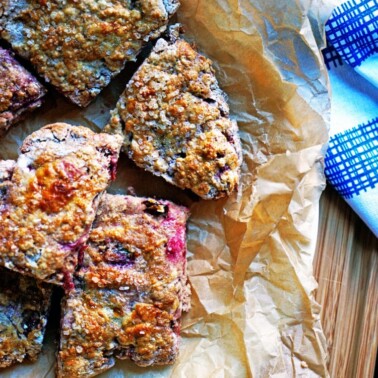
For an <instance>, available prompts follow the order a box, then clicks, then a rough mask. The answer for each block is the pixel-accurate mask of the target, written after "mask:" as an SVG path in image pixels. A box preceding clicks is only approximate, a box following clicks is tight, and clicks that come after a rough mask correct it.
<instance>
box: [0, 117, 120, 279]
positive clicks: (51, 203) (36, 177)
mask: <svg viewBox="0 0 378 378" xmlns="http://www.w3.org/2000/svg"><path fill="white" fill-rule="evenodd" d="M120 144H121V138H109V136H108V135H106V134H95V133H93V132H92V131H91V130H89V129H86V128H84V127H76V126H70V125H67V124H54V125H49V126H46V127H44V128H42V129H40V130H38V131H36V132H35V133H33V134H32V135H30V136H29V137H28V138H26V139H25V141H24V143H23V145H22V147H21V155H20V156H19V158H18V161H17V164H16V166H15V169H14V172H13V176H12V179H11V183H10V185H9V188H8V193H7V196H6V200H5V204H4V206H2V207H1V208H0V223H1V229H0V264H1V265H4V266H6V267H8V268H10V269H13V270H18V271H20V272H21V273H24V274H30V275H33V276H35V277H37V278H39V279H43V280H47V281H51V282H54V283H58V284H62V283H63V280H64V277H65V273H66V272H71V273H72V272H73V270H74V269H75V266H76V264H77V258H78V253H79V250H80V248H81V247H82V245H83V244H84V243H85V240H86V238H87V237H88V232H89V229H90V227H91V224H92V222H93V220H94V217H95V213H96V209H97V206H98V199H99V196H100V195H101V194H102V192H103V191H104V190H105V189H106V187H107V185H108V184H109V181H110V179H111V164H112V159H114V157H117V156H118V153H119V149H120Z"/></svg>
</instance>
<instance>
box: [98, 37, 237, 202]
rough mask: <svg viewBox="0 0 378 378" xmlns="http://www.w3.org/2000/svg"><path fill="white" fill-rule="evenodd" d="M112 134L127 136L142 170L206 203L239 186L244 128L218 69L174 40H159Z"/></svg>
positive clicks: (114, 122) (118, 109)
mask: <svg viewBox="0 0 378 378" xmlns="http://www.w3.org/2000/svg"><path fill="white" fill-rule="evenodd" d="M105 131H106V132H110V133H118V134H123V135H124V144H123V150H124V151H125V152H126V153H127V154H128V156H129V157H130V158H131V159H132V160H134V162H135V163H136V164H137V165H138V166H139V167H142V168H144V169H146V170H147V171H149V172H152V173H154V174H155V175H157V176H162V177H163V178H164V179H165V180H167V181H168V182H170V183H171V184H174V185H177V186H179V187H180V188H182V189H191V190H192V191H193V192H194V193H196V194H197V195H199V196H200V197H202V198H204V199H212V198H219V197H223V196H225V195H229V194H230V193H231V192H232V191H233V190H234V189H235V188H236V187H237V185H238V180H239V168H240V164H241V147H240V140H239V137H238V129H237V125H236V122H234V121H232V120H230V118H229V108H228V105H227V103H226V100H225V96H224V94H223V92H222V91H221V90H220V89H219V86H218V83H217V80H216V78H215V75H214V70H213V68H212V62H211V61H210V60H209V59H207V58H205V57H204V56H202V55H200V54H199V53H197V52H196V51H195V50H194V49H193V48H192V47H191V46H190V45H189V44H188V43H187V42H185V41H184V40H182V39H175V37H174V36H173V35H171V40H170V41H166V40H164V39H159V40H158V41H157V43H156V46H155V48H154V49H153V51H152V53H151V55H150V56H149V57H148V59H147V60H146V61H145V62H144V63H143V64H142V66H141V67H140V68H139V69H138V71H137V72H136V73H135V74H134V76H133V77H132V79H131V81H130V82H129V83H128V84H127V87H126V89H125V91H124V93H123V94H122V96H121V98H120V100H119V102H118V103H117V107H116V109H115V110H114V111H113V112H112V117H111V120H110V123H109V125H107V127H106V129H105Z"/></svg>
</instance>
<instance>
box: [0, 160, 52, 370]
mask: <svg viewBox="0 0 378 378" xmlns="http://www.w3.org/2000/svg"><path fill="white" fill-rule="evenodd" d="M15 165H16V162H15V161H12V160H5V161H0V209H1V208H2V206H3V204H4V202H5V199H6V197H7V192H8V187H9V185H10V183H11V178H12V174H13V170H14V167H15ZM0 227H1V226H0ZM51 292H52V288H51V286H50V285H48V284H45V283H42V282H40V281H36V280H34V279H33V278H31V277H25V276H22V275H20V274H17V273H15V272H11V271H10V270H8V269H5V268H0V367H2V368H3V367H7V366H10V365H13V364H14V363H17V362H22V361H23V360H24V359H25V358H26V359H29V360H32V361H34V360H35V359H36V358H37V357H38V354H39V353H40V351H41V349H42V341H43V336H44V333H45V327H46V324H47V314H48V310H49V306H50V299H51Z"/></svg>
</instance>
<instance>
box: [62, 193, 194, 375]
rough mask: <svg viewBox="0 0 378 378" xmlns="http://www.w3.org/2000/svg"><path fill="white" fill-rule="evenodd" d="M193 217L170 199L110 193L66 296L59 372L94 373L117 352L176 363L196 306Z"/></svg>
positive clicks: (143, 361)
mask: <svg viewBox="0 0 378 378" xmlns="http://www.w3.org/2000/svg"><path fill="white" fill-rule="evenodd" d="M187 217H188V211H187V209H186V208H183V207H180V206H177V205H175V204H173V203H171V202H169V201H157V200H154V199H151V198H137V197H132V196H121V195H109V194H106V195H104V197H103V198H102V200H101V203H100V207H99V211H98V214H97V216H96V220H95V222H94V224H93V228H92V230H91V233H90V237H89V240H88V243H87V248H86V250H85V254H84V260H83V263H82V266H81V268H80V270H79V271H78V272H77V273H76V279H75V288H74V289H73V290H71V291H70V292H69V293H68V294H67V295H66V297H65V299H64V301H63V305H62V316H63V321H62V328H61V340H60V351H59V354H58V367H57V369H58V377H68V376H75V377H92V376H94V375H97V374H99V373H101V372H103V371H105V370H107V369H109V368H110V367H112V366H113V365H114V363H115V360H114V357H116V358H120V359H131V360H132V361H134V362H135V363H136V364H138V365H140V366H150V365H165V364H171V363H173V362H174V361H175V359H176V357H177V354H178V338H179V332H180V318H181V314H182V312H183V311H188V309H189V306H190V305H189V295H190V289H189V286H188V282H187V275H186V242H185V234H186V233H185V227H186V220H187Z"/></svg>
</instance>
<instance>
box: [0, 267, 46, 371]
mask: <svg viewBox="0 0 378 378" xmlns="http://www.w3.org/2000/svg"><path fill="white" fill-rule="evenodd" d="M51 293H52V287H51V285H49V284H46V283H42V282H40V281H36V280H35V279H34V278H32V277H26V276H22V275H21V274H18V273H15V272H12V271H10V270H8V269H5V268H0V367H1V368H3V367H7V366H10V365H13V364H15V363H17V362H22V361H23V360H24V359H27V360H29V361H35V360H36V359H37V358H38V355H39V353H40V352H41V349H42V342H43V337H44V334H45V328H46V324H47V316H48V312H49V307H50V299H51Z"/></svg>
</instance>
